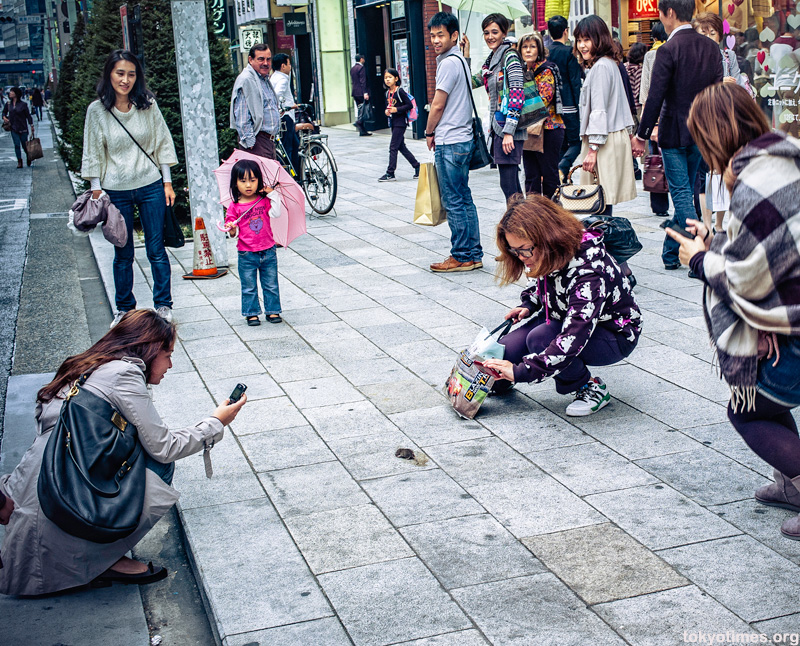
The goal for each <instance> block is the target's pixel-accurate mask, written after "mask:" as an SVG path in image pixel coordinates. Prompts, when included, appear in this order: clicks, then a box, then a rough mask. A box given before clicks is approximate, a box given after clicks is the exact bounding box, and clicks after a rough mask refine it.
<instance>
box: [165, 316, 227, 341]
mask: <svg viewBox="0 0 800 646" xmlns="http://www.w3.org/2000/svg"><path fill="white" fill-rule="evenodd" d="M231 332H232V330H231V326H230V325H228V324H227V323H226V322H225V321H223V320H214V321H198V322H197V323H181V324H180V325H179V326H178V336H179V337H180V339H181V340H182V341H192V340H194V339H204V338H207V337H212V336H228V335H230V334H231Z"/></svg>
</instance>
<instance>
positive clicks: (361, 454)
mask: <svg viewBox="0 0 800 646" xmlns="http://www.w3.org/2000/svg"><path fill="white" fill-rule="evenodd" d="M328 446H330V448H331V450H332V451H333V452H334V453H335V454H336V457H338V458H339V460H340V461H341V462H342V464H343V465H344V466H345V468H346V469H347V470H348V471H349V472H350V473H351V474H352V475H353V477H354V478H355V479H356V480H366V479H368V478H381V477H384V476H392V475H397V474H398V473H408V472H409V471H420V470H425V469H433V468H435V467H436V464H435V463H434V462H433V461H429V462H428V464H427V465H425V466H417V465H416V464H415V463H414V462H412V461H410V460H403V459H401V458H397V457H395V455H394V454H395V452H396V451H397V449H400V448H404V449H411V450H412V451H414V452H417V451H418V450H419V447H417V446H416V445H415V444H414V443H413V442H412V441H411V440H409V439H408V437H406V436H405V435H403V433H401V432H400V431H398V430H393V431H387V432H383V433H381V434H380V435H363V436H358V437H340V438H338V439H334V440H328Z"/></svg>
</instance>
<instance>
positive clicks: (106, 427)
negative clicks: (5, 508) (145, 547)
mask: <svg viewBox="0 0 800 646" xmlns="http://www.w3.org/2000/svg"><path fill="white" fill-rule="evenodd" d="M86 379H87V375H83V376H81V378H80V379H78V380H77V381H76V382H75V384H74V385H73V386H72V388H71V389H70V391H69V393H68V394H67V398H66V399H65V400H64V404H63V405H62V406H61V413H60V414H59V416H58V421H57V422H56V425H55V427H54V428H53V430H52V431H50V437H49V438H48V440H47V445H46V446H45V449H44V455H43V458H42V468H41V471H40V472H39V481H38V483H37V492H38V495H39V504H40V505H41V508H42V512H43V513H44V515H45V516H47V518H49V519H50V520H51V521H52V522H53V523H55V524H56V525H57V526H58V527H59V528H60V529H62V530H63V531H65V532H66V533H67V534H71V535H72V536H77V537H78V538H82V539H84V540H87V541H91V542H93V543H113V542H114V541H117V540H119V539H121V538H125V537H126V536H129V535H130V534H132V533H133V532H134V530H135V529H136V528H137V527H138V525H139V518H140V516H141V515H142V508H143V506H144V490H145V478H146V474H145V454H144V449H143V448H142V445H141V443H140V442H139V437H138V432H137V429H136V427H135V426H134V425H133V424H131V423H129V422H128V421H127V420H126V419H125V418H124V417H122V415H120V414H119V412H118V411H117V410H116V409H115V408H114V407H113V406H112V405H111V404H110V403H108V402H107V401H106V400H105V399H103V398H102V397H100V396H98V395H95V394H94V393H92V392H90V391H88V390H86V389H85V388H83V385H84V383H85V382H86Z"/></svg>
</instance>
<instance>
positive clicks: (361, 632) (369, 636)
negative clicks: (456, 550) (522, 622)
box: [319, 558, 472, 646]
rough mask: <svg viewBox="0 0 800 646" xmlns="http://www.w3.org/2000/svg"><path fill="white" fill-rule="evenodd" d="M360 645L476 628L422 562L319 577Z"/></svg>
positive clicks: (408, 561) (411, 560) (392, 563)
mask: <svg viewBox="0 0 800 646" xmlns="http://www.w3.org/2000/svg"><path fill="white" fill-rule="evenodd" d="M319 581H320V583H321V584H322V587H323V589H324V590H325V593H326V594H327V595H328V598H329V599H330V601H331V603H332V604H333V607H334V608H335V609H336V612H337V613H338V615H339V618H340V619H341V620H342V623H343V624H344V626H345V628H346V629H347V631H348V633H349V634H350V637H351V638H352V639H353V642H355V644H356V646H380V645H383V644H393V643H396V642H400V641H409V640H412V639H418V638H421V637H430V636H433V635H439V634H442V633H448V632H453V631H456V630H464V629H467V628H471V627H472V624H471V623H470V621H469V619H467V617H465V616H464V614H463V613H462V612H461V610H460V609H459V608H458V606H457V605H456V604H455V603H453V601H452V600H451V599H450V597H449V596H448V595H447V593H445V591H444V590H442V588H441V587H440V586H439V584H438V583H437V582H436V579H434V578H433V575H431V573H430V572H429V571H428V570H427V569H426V568H425V566H424V565H423V564H422V563H421V562H420V561H419V560H418V559H416V558H409V559H401V560H399V561H388V562H386V563H377V564H375V565H367V566H364V567H360V568H353V569H349V570H343V571H341V572H333V573H330V574H323V575H320V576H319Z"/></svg>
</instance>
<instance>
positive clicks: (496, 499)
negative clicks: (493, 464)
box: [467, 471, 607, 538]
mask: <svg viewBox="0 0 800 646" xmlns="http://www.w3.org/2000/svg"><path fill="white" fill-rule="evenodd" d="M467 491H468V492H469V493H471V494H472V495H473V496H474V498H475V499H476V500H477V501H478V502H479V503H481V505H483V507H484V508H485V509H486V511H488V512H489V513H490V514H492V516H494V517H495V518H496V519H497V520H499V521H500V522H501V523H502V524H503V526H504V527H506V528H508V530H509V531H510V532H511V533H512V534H514V536H516V537H517V538H522V537H523V536H534V535H538V534H549V533H552V532H558V531H563V530H566V529H573V528H575V527H584V526H586V525H596V524H599V523H604V522H606V520H607V519H606V518H605V517H604V516H602V515H601V514H599V513H598V512H597V511H595V510H594V509H593V508H592V507H590V506H589V505H587V504H586V503H585V502H584V501H583V500H581V499H580V498H579V497H578V496H576V495H575V494H574V493H572V492H571V491H570V490H569V489H567V488H566V487H565V486H564V485H562V484H561V483H559V482H557V481H556V480H554V479H553V478H551V477H550V476H548V475H546V474H544V473H542V472H541V471H539V472H538V473H537V475H535V476H534V477H530V478H523V479H519V480H506V481H505V482H495V483H492V484H488V485H482V486H475V487H467Z"/></svg>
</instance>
